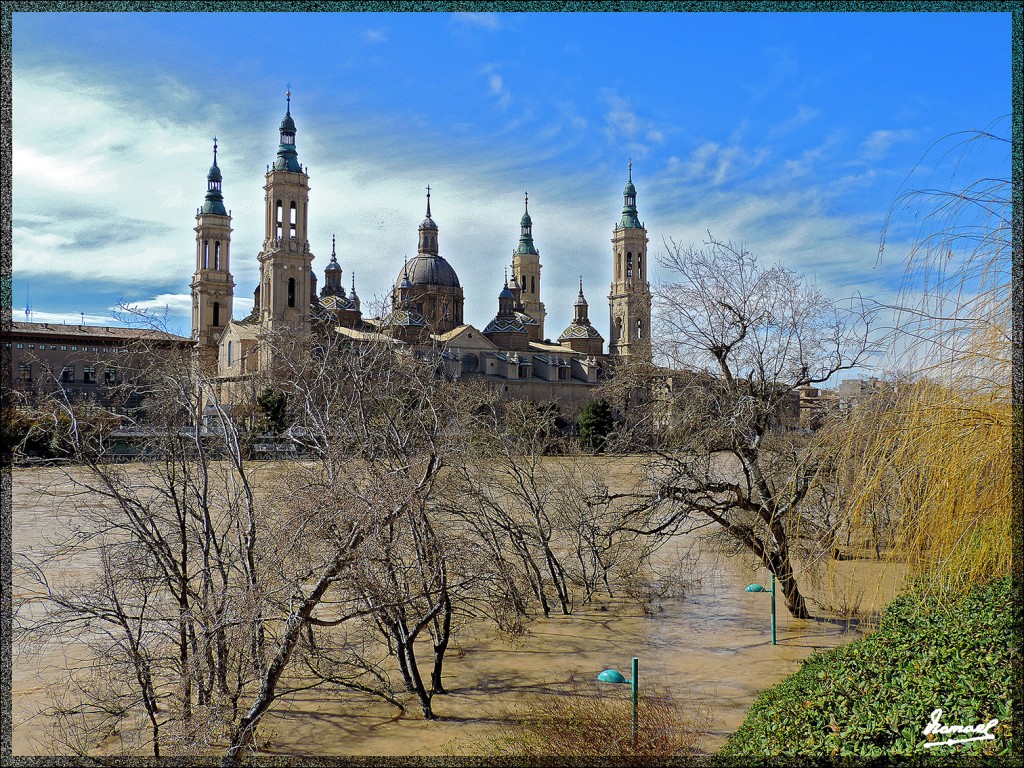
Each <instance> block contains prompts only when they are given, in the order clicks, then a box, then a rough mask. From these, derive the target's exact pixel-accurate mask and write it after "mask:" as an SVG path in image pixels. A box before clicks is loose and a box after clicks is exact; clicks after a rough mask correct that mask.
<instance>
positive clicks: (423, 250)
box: [417, 184, 438, 256]
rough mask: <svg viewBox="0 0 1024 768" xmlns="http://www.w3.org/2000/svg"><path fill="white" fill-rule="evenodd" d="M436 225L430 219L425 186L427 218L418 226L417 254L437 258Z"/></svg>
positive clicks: (428, 194)
mask: <svg viewBox="0 0 1024 768" xmlns="http://www.w3.org/2000/svg"><path fill="white" fill-rule="evenodd" d="M437 253H438V251H437V224H435V223H434V220H433V219H432V218H430V185H429V184H428V185H427V217H426V218H425V219H423V223H422V224H420V239H419V248H418V250H417V254H418V255H420V256H437Z"/></svg>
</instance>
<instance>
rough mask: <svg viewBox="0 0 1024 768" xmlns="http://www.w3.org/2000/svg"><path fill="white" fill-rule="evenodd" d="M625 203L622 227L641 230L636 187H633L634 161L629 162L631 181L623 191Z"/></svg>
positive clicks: (620, 224)
mask: <svg viewBox="0 0 1024 768" xmlns="http://www.w3.org/2000/svg"><path fill="white" fill-rule="evenodd" d="M622 197H623V203H622V221H621V222H619V226H620V227H624V228H630V229H640V228H641V226H642V225H641V224H640V216H639V214H638V213H637V211H636V187H634V186H633V161H632V160H630V161H629V181H628V182H626V188H625V189H624V190H623V191H622Z"/></svg>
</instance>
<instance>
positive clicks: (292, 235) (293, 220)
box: [289, 201, 296, 237]
mask: <svg viewBox="0 0 1024 768" xmlns="http://www.w3.org/2000/svg"><path fill="white" fill-rule="evenodd" d="M289 212H290V218H291V230H290V232H291V234H290V236H291V237H295V222H296V218H295V215H296V210H295V202H294V201H292V204H291V205H290V206H289Z"/></svg>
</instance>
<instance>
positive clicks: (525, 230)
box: [512, 193, 547, 341]
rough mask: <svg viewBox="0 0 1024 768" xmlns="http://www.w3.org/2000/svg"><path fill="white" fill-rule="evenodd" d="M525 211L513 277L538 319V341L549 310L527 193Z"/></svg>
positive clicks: (528, 308) (525, 304) (527, 309)
mask: <svg viewBox="0 0 1024 768" xmlns="http://www.w3.org/2000/svg"><path fill="white" fill-rule="evenodd" d="M524 205H525V211H524V212H523V218H522V219H520V220H519V232H520V234H519V246H518V247H517V248H516V249H515V250H514V251H512V277H513V278H514V279H515V280H516V281H517V282H518V283H519V287H520V289H521V290H522V294H521V299H520V300H521V302H522V305H523V311H524V312H526V314H528V315H529V316H530V317H532V318H533V319H534V320H536V321H537V324H538V325H539V326H540V328H539V329H538V334H539V338H538V339H537V340H538V341H540V340H542V339H543V338H544V318H545V316H546V315H547V310H545V309H544V302H542V301H541V300H540V251H538V250H537V246H535V245H534V244H533V219H531V218H530V195H529V193H527V194H526V201H525V204H524Z"/></svg>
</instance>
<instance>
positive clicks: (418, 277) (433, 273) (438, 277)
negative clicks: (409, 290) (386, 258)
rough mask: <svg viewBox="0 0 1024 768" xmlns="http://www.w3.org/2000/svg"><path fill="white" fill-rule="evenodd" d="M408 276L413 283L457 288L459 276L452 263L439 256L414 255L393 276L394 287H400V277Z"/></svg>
mask: <svg viewBox="0 0 1024 768" xmlns="http://www.w3.org/2000/svg"><path fill="white" fill-rule="evenodd" d="M406 275H408V276H409V282H410V283H412V284H413V285H441V286H447V287H452V288H459V287H460V285H459V276H458V275H456V274H455V270H454V269H452V265H451V264H449V263H448V262H447V261H445V260H444V259H443V258H442V257H441V256H424V255H419V256H414V257H413V258H411V259H409V261H407V262H406V263H405V266H404V267H403V268H402V271H401V272H400V273H399V274H398V277H397V278H395V287H396V288H398V287H400V284H401V282H402V278H404V277H405V276H406Z"/></svg>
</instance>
